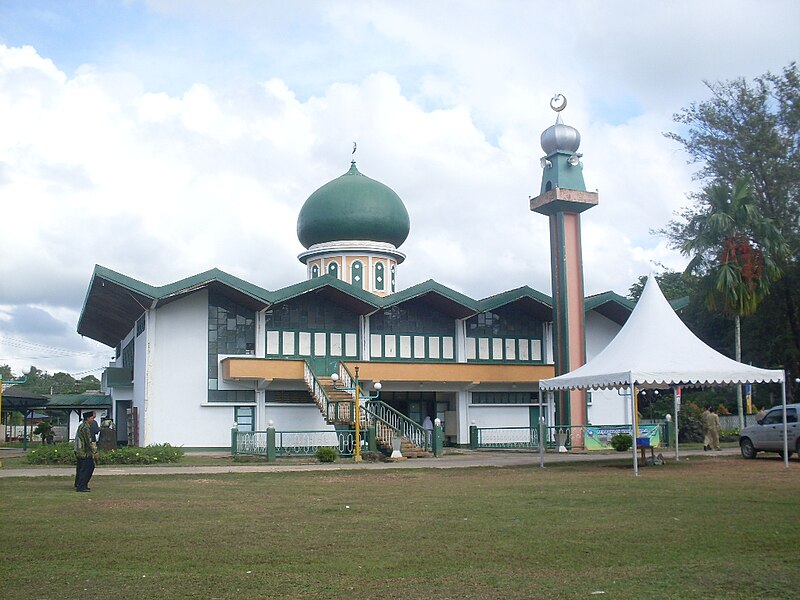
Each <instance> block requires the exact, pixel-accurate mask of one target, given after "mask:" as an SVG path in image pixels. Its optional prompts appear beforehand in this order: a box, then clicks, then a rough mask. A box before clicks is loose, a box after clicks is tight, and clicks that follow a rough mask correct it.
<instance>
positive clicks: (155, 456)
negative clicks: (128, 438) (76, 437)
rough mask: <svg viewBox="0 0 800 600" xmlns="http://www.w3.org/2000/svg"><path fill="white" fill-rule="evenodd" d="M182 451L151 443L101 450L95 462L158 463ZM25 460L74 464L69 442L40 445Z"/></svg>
mask: <svg viewBox="0 0 800 600" xmlns="http://www.w3.org/2000/svg"><path fill="white" fill-rule="evenodd" d="M183 454H184V452H183V450H181V449H180V448H175V447H173V446H170V445H169V444H151V445H150V446H146V447H144V448H135V447H126V448H117V449H116V450H110V451H108V452H103V451H101V452H100V453H99V460H98V461H97V464H100V465H159V464H162V463H172V462H177V461H178V460H180V458H181V457H182V456H183ZM27 461H28V462H29V463H30V464H33V465H74V464H75V452H74V450H73V448H72V445H71V444H55V445H53V446H41V447H38V446H37V448H36V449H35V450H31V451H30V452H28V455H27Z"/></svg>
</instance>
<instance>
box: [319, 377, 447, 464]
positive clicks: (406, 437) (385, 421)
mask: <svg viewBox="0 0 800 600" xmlns="http://www.w3.org/2000/svg"><path fill="white" fill-rule="evenodd" d="M352 381H353V378H352V376H351V375H350V372H349V371H348V370H347V367H346V366H345V365H344V363H339V383H340V384H341V385H342V386H343V387H346V388H352V387H353V384H352ZM305 382H306V385H307V386H308V390H309V392H310V393H311V396H312V398H314V402H315V404H316V405H317V407H318V408H319V410H320V412H321V413H322V416H323V418H324V419H325V422H326V423H329V424H332V425H348V426H350V427H355V418H354V416H355V415H354V413H355V392H351V391H347V390H342V389H336V388H335V387H334V382H333V380H332V379H331V378H330V377H325V376H322V377H319V376H317V375H315V374H314V372H313V371H312V370H311V367H310V365H309V364H308V363H306V365H305ZM360 417H361V424H360V427H361V430H362V431H364V432H369V431H370V430H373V431H374V434H375V436H374V437H375V442H376V444H377V445H378V447H379V448H380V449H381V451H382V452H383V453H384V454H386V455H391V453H392V450H393V448H392V440H393V439H395V438H397V437H399V438H400V439H401V447H400V452H401V454H402V455H403V457H405V458H423V457H430V456H433V454H432V452H430V449H431V443H430V440H428V435H427V432H426V431H425V430H424V429H422V427H420V425H419V424H418V423H416V422H414V421H412V420H411V419H409V418H408V417H406V416H405V415H403V414H402V413H400V412H398V411H397V410H395V409H393V408H392V407H390V406H389V405H387V404H385V403H384V402H381V401H379V400H369V401H367V402H365V403H364V404H363V406H362V409H361V411H360Z"/></svg>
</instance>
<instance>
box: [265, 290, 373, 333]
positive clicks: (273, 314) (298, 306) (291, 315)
mask: <svg viewBox="0 0 800 600" xmlns="http://www.w3.org/2000/svg"><path fill="white" fill-rule="evenodd" d="M264 317H265V318H264V322H265V325H266V329H267V331H270V330H286V331H298V330H299V331H315V330H316V331H319V330H325V331H358V314H356V313H354V312H351V311H349V310H347V309H346V308H344V307H343V306H341V305H339V304H335V303H333V302H328V301H325V300H323V299H321V298H318V297H314V296H313V295H312V294H308V295H306V296H302V297H300V298H296V299H294V300H290V301H288V302H285V303H283V304H280V305H278V306H273V307H272V308H270V309H269V310H267V311H266V313H265V315H264Z"/></svg>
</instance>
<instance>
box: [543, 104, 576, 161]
mask: <svg viewBox="0 0 800 600" xmlns="http://www.w3.org/2000/svg"><path fill="white" fill-rule="evenodd" d="M566 106H567V99H566V98H565V97H564V96H563V95H562V94H556V95H555V96H553V98H552V100H550V108H552V109H553V110H554V111H556V112H557V113H558V117H556V124H555V125H551V126H550V127H548V128H547V129H545V130H544V131H543V132H542V138H541V141H542V150H544V153H545V155H547V156H550V155H551V154H553V153H554V152H556V151H558V150H560V151H562V152H569V153H571V154H572V153H575V152H577V151H578V148H579V147H580V145H581V134H580V133H578V130H577V129H575V128H574V127H570V126H569V125H564V123H563V122H562V121H561V111H562V110H564V109H565V108H566Z"/></svg>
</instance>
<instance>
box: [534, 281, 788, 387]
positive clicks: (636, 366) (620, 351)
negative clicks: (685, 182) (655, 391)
mask: <svg viewBox="0 0 800 600" xmlns="http://www.w3.org/2000/svg"><path fill="white" fill-rule="evenodd" d="M783 381H784V373H783V371H782V370H769V369H759V368H757V367H752V366H750V365H745V364H743V363H740V362H736V361H735V360H732V359H730V358H728V357H727V356H724V355H723V354H720V353H719V352H717V351H716V350H714V349H713V348H711V347H709V346H708V345H706V344H705V343H704V342H702V341H701V340H700V339H699V338H698V337H697V336H695V335H694V334H693V333H692V332H691V331H690V330H689V328H688V327H686V325H684V323H683V321H681V320H680V318H679V317H678V315H676V314H675V311H674V310H672V307H671V306H670V305H669V302H667V299H666V298H664V294H663V293H662V292H661V288H659V287H658V282H656V278H655V277H652V276H651V277H648V279H647V283H646V284H645V287H644V290H643V291H642V296H641V298H640V299H639V302H638V303H637V304H636V307H635V308H634V310H633V312H632V313H631V316H630V317H629V318H628V321H627V322H626V323H625V325H624V326H623V328H622V329H621V330H620V332H619V333H618V334H617V336H616V337H615V338H614V339H613V340H611V343H610V344H608V346H606V347H605V348H604V349H603V351H602V352H600V354H598V355H597V356H595V357H594V358H593V359H592V360H590V361H589V362H587V363H586V364H585V365H583V366H581V367H578V368H577V369H575V370H574V371H570V372H569V373H565V374H564V375H560V376H558V377H553V378H551V379H543V380H541V381H540V382H539V387H540V389H542V390H565V389H580V388H593V389H598V388H619V387H628V386H629V385H631V384H633V385H635V386H639V387H649V386H659V385H669V386H674V385H690V384H694V385H712V384H737V383H781V382H783Z"/></svg>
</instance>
